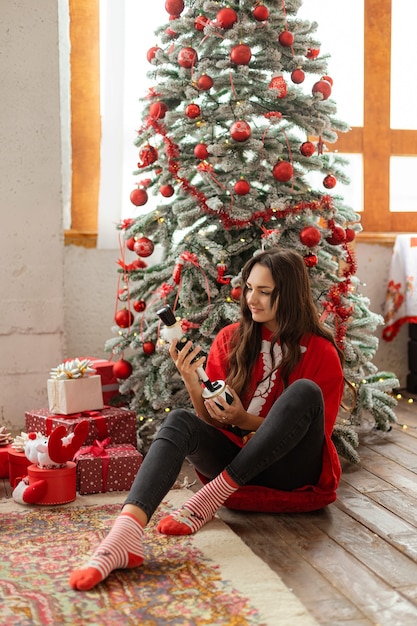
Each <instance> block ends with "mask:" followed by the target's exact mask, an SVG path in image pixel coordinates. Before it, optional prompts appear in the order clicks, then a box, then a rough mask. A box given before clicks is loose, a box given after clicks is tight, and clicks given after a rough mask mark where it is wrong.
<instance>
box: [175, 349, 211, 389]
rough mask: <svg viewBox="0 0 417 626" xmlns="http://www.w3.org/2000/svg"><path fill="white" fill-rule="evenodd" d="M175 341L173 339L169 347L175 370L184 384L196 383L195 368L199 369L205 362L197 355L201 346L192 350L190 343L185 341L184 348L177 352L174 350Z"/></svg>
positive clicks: (202, 357)
mask: <svg viewBox="0 0 417 626" xmlns="http://www.w3.org/2000/svg"><path fill="white" fill-rule="evenodd" d="M176 345H177V340H176V339H174V341H172V343H171V345H170V347H169V353H170V355H171V357H172V359H173V361H174V363H175V365H176V367H177V370H178V371H179V373H180V374H181V376H182V378H183V380H184V382H185V383H187V382H195V381H196V380H197V381H198V380H199V379H198V375H197V372H196V370H197V367H201V366H202V365H203V363H204V361H205V360H206V357H205V356H204V355H202V356H201V357H199V358H196V357H198V354H199V353H200V352H201V350H202V348H201V346H196V347H195V348H193V344H192V342H191V341H187V343H186V344H185V346H184V347H183V348H182V349H181V350H180V351H178V350H177V348H176ZM194 359H195V361H194Z"/></svg>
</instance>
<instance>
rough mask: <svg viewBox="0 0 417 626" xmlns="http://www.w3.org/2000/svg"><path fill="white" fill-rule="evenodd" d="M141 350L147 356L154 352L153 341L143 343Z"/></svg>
mask: <svg viewBox="0 0 417 626" xmlns="http://www.w3.org/2000/svg"><path fill="white" fill-rule="evenodd" d="M142 348H143V352H144V353H145V354H147V355H148V356H150V355H151V354H153V353H154V352H155V344H154V342H153V341H145V342H144V344H143V346H142Z"/></svg>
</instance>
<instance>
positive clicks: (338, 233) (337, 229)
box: [326, 225, 346, 246]
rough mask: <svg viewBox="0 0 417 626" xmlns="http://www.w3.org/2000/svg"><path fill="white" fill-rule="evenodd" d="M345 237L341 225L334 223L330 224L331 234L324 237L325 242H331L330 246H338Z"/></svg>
mask: <svg viewBox="0 0 417 626" xmlns="http://www.w3.org/2000/svg"><path fill="white" fill-rule="evenodd" d="M345 239H346V233H345V229H344V228H342V226H338V225H334V226H332V234H331V235H329V236H328V237H326V241H327V243H330V244H332V246H338V245H340V244H341V243H343V242H344V241H345Z"/></svg>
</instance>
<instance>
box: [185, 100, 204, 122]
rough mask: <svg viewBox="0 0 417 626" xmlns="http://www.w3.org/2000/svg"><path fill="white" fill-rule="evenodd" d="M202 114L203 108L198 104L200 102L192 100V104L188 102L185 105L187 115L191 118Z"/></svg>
mask: <svg viewBox="0 0 417 626" xmlns="http://www.w3.org/2000/svg"><path fill="white" fill-rule="evenodd" d="M200 114H201V109H200V107H199V106H198V104H194V102H192V103H191V104H188V105H187V106H186V107H185V115H186V116H187V117H189V118H190V119H191V120H193V119H195V118H196V117H198V116H199V115H200Z"/></svg>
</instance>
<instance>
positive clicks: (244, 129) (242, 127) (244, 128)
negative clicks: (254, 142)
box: [230, 120, 252, 141]
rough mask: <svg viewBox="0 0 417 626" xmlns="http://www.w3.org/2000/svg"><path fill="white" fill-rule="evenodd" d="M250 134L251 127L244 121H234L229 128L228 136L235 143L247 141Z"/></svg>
mask: <svg viewBox="0 0 417 626" xmlns="http://www.w3.org/2000/svg"><path fill="white" fill-rule="evenodd" d="M251 132H252V131H251V127H250V126H249V124H248V123H247V122H245V121H244V120H236V122H233V124H232V125H231V127H230V136H231V138H232V139H234V140H235V141H247V140H248V139H249V137H250V136H251Z"/></svg>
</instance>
